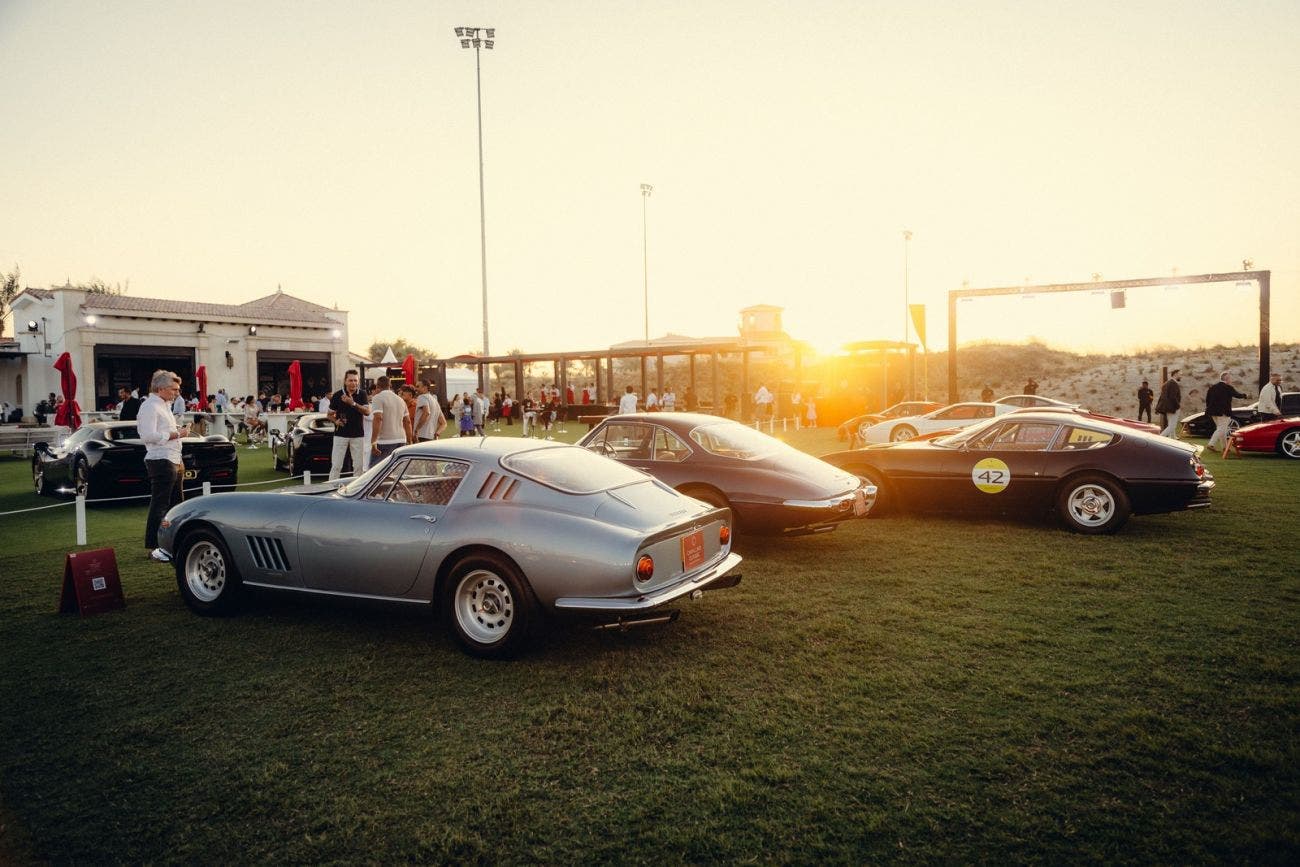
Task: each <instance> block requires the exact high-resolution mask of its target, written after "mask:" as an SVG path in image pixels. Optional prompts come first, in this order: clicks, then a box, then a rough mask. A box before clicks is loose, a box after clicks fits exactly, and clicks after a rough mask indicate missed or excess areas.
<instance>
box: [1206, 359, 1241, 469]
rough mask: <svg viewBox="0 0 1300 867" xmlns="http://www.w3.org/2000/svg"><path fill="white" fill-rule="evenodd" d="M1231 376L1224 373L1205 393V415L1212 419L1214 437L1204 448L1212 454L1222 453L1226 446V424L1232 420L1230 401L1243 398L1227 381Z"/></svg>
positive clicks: (1226, 372)
mask: <svg viewBox="0 0 1300 867" xmlns="http://www.w3.org/2000/svg"><path fill="white" fill-rule="evenodd" d="M1230 379H1232V374H1231V373H1229V372H1228V371H1226V370H1225V371H1224V372H1223V373H1222V375H1220V376H1219V381H1218V382H1216V383H1215V384H1214V385H1212V386H1210V387H1209V388H1208V389H1207V390H1206V392H1205V414H1206V415H1208V416H1209V417H1210V418H1212V419H1214V435H1213V436H1211V437H1210V441H1209V442H1208V443H1206V445H1205V447H1206V448H1207V449H1209V450H1210V451H1212V452H1217V451H1222V449H1223V447H1224V446H1226V445H1227V444H1228V422H1229V421H1231V420H1232V399H1233V398H1234V397H1245V396H1246V395H1244V394H1242V393H1241V392H1239V391H1237V389H1235V388H1233V387H1232V384H1231V383H1230V382H1229V381H1228V380H1230Z"/></svg>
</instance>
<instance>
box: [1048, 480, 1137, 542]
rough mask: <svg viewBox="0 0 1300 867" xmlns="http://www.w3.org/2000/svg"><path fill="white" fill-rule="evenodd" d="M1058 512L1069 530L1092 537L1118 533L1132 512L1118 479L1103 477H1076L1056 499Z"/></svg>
mask: <svg viewBox="0 0 1300 867" xmlns="http://www.w3.org/2000/svg"><path fill="white" fill-rule="evenodd" d="M1056 511H1057V514H1058V515H1059V516H1060V518H1061V521H1062V522H1063V523H1064V524H1065V526H1066V527H1068V528H1069V529H1071V530H1073V531H1074V532H1076V533H1083V534H1084V535H1088V536H1092V535H1097V534H1101V533H1114V532H1115V531H1116V530H1118V529H1119V528H1120V527H1122V526H1124V523H1125V522H1126V521H1128V517H1129V515H1130V514H1131V512H1132V507H1131V506H1130V505H1129V501H1128V495H1127V494H1125V493H1124V489H1123V488H1122V487H1120V485H1119V483H1117V482H1116V481H1115V480H1114V479H1111V478H1108V477H1106V476H1102V475H1096V474H1087V475H1082V476H1075V477H1074V478H1072V479H1069V480H1067V481H1066V483H1065V484H1064V485H1062V486H1061V489H1060V491H1059V493H1058V494H1057V497H1056Z"/></svg>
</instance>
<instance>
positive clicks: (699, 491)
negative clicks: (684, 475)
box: [677, 485, 735, 519]
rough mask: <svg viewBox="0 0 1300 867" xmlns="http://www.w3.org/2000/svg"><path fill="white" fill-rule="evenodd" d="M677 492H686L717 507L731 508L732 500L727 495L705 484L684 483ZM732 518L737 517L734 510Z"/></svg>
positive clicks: (689, 495) (687, 494)
mask: <svg viewBox="0 0 1300 867" xmlns="http://www.w3.org/2000/svg"><path fill="white" fill-rule="evenodd" d="M677 492H678V493H680V494H685V495H686V496H688V497H694V498H695V499H697V500H699V501H700V502H701V503H708V504H709V505H710V506H713V507H714V508H715V509H730V508H731V501H730V500H728V499H727V495H726V494H724V493H722V492H721V491H719V490H718V489H717V488H708V487H705V486H703V485H684V486H682V487H680V488H678V489H677ZM732 518H733V519H734V518H735V512H734V510H733V512H732Z"/></svg>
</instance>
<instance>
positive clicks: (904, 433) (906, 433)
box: [889, 424, 916, 443]
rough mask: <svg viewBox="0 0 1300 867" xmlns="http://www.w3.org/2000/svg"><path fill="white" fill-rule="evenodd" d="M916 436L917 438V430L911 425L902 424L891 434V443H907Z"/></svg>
mask: <svg viewBox="0 0 1300 867" xmlns="http://www.w3.org/2000/svg"><path fill="white" fill-rule="evenodd" d="M914 436H916V428H914V427H912V426H911V425H910V424H900V425H896V426H895V427H894V428H893V429H892V430H891V431H890V432H889V441H890V442H891V443H905V442H907V441H908V440H910V439H911V438H912V437H914Z"/></svg>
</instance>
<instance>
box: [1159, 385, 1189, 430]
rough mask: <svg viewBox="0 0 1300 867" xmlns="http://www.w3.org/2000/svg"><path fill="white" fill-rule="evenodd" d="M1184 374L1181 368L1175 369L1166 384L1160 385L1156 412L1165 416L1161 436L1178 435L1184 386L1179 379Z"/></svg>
mask: <svg viewBox="0 0 1300 867" xmlns="http://www.w3.org/2000/svg"><path fill="white" fill-rule="evenodd" d="M1182 375H1183V374H1182V371H1181V370H1175V371H1174V372H1173V373H1171V374H1169V378H1168V379H1166V380H1165V384H1164V385H1162V386H1160V399H1159V400H1158V401H1156V412H1158V413H1160V415H1161V416H1162V417H1163V418H1164V429H1163V430H1161V431H1160V434H1161V436H1167V437H1177V436H1178V410H1179V409H1181V408H1182V406H1183V388H1182V386H1181V385H1179V384H1178V381H1179V380H1180V379H1182Z"/></svg>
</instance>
